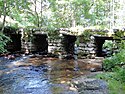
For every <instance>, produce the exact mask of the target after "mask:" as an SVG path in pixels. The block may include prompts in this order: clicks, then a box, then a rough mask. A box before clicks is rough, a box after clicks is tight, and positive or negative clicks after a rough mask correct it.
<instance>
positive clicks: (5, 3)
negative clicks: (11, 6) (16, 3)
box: [1, 0, 7, 32]
mask: <svg viewBox="0 0 125 94" xmlns="http://www.w3.org/2000/svg"><path fill="white" fill-rule="evenodd" d="M3 3H4V5H3V16H4V17H3V23H2V30H1V31H2V32H3V31H4V26H5V21H6V8H7V1H6V0H4V1H3Z"/></svg>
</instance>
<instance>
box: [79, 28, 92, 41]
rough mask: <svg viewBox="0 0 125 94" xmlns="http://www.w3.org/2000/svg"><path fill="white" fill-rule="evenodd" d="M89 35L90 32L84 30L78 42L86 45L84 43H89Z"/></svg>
mask: <svg viewBox="0 0 125 94" xmlns="http://www.w3.org/2000/svg"><path fill="white" fill-rule="evenodd" d="M91 35H92V32H91V31H89V30H85V31H84V32H83V33H82V35H81V36H80V38H79V39H80V40H79V41H80V42H84V43H86V42H88V41H90V37H91Z"/></svg>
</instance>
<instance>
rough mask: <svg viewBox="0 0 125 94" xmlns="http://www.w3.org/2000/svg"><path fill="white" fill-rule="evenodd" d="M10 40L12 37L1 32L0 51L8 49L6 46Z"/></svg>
mask: <svg viewBox="0 0 125 94" xmlns="http://www.w3.org/2000/svg"><path fill="white" fill-rule="evenodd" d="M8 41H10V38H9V37H7V36H5V35H4V34H3V33H0V53H4V52H6V51H7V50H6V49H5V46H6V44H7V42H8Z"/></svg>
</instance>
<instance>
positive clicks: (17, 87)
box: [0, 57, 90, 94]
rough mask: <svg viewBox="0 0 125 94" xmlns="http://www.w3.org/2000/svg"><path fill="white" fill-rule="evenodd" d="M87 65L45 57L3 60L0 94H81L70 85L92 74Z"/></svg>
mask: <svg viewBox="0 0 125 94" xmlns="http://www.w3.org/2000/svg"><path fill="white" fill-rule="evenodd" d="M85 66H86V65H85V64H83V63H81V62H80V61H76V60H60V59H56V58H43V57H34V58H28V59H25V60H24V61H14V62H9V63H7V64H5V63H2V65H1V66H0V67H1V68H0V69H1V70H0V72H1V74H0V94H78V92H77V89H75V88H74V89H71V88H70V87H71V85H72V83H71V80H72V79H73V78H77V77H79V76H81V75H86V74H89V73H90V72H89V71H87V70H86V69H85ZM2 67H5V68H3V69H2Z"/></svg>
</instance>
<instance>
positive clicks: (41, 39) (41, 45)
mask: <svg viewBox="0 0 125 94" xmlns="http://www.w3.org/2000/svg"><path fill="white" fill-rule="evenodd" d="M47 38H48V37H47V34H40V33H38V34H33V41H32V44H33V45H34V51H32V52H33V53H41V54H47V53H48V41H47Z"/></svg>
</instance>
